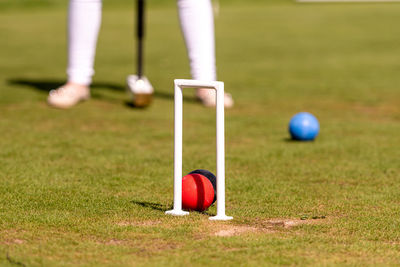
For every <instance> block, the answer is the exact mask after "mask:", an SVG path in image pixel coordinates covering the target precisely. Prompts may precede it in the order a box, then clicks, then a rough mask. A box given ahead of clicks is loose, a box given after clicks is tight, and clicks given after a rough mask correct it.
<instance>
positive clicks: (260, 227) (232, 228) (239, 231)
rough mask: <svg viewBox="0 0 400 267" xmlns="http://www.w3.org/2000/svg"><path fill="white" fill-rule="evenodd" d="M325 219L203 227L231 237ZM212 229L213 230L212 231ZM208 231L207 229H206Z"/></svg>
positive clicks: (207, 224)
mask: <svg viewBox="0 0 400 267" xmlns="http://www.w3.org/2000/svg"><path fill="white" fill-rule="evenodd" d="M325 222H326V221H324V219H309V220H301V219H270V220H262V221H256V222H255V223H254V224H253V225H232V224H220V225H216V224H211V225H210V223H209V222H208V223H206V225H204V226H203V227H205V228H207V229H208V231H209V234H210V235H211V236H220V237H229V236H238V235H244V234H251V233H264V234H271V233H276V232H279V231H282V230H285V229H290V228H293V227H296V226H299V225H304V224H322V223H325ZM210 230H211V231H210ZM205 231H207V230H205Z"/></svg>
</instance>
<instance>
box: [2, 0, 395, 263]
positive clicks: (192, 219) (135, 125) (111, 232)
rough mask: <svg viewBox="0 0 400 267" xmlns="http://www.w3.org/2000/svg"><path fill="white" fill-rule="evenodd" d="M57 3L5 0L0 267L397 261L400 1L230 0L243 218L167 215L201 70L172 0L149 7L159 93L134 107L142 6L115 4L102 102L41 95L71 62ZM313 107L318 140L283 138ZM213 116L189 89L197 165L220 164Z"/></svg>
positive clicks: (231, 86) (221, 40)
mask: <svg viewBox="0 0 400 267" xmlns="http://www.w3.org/2000/svg"><path fill="white" fill-rule="evenodd" d="M11 2H12V1H9V3H11ZM25 2H26V1H25ZM28 2H29V1H28ZM56 2H57V3H58V2H60V1H56ZM110 2H111V1H110ZM120 2H121V1H120ZM46 3H50V2H49V1H47V2H43V3H42V4H40V5H39V6H36V5H34V4H32V3H31V5H27V6H24V7H21V6H18V5H16V4H15V2H14V3H13V4H9V5H6V4H4V3H3V4H2V5H0V7H3V8H2V9H0V39H1V41H0V137H1V138H0V265H2V266H17V265H19V266H40V265H43V266H65V265H82V266H98V265H105V266H125V265H131V266H150V265H152V266H156V265H157V266H158V265H171V266H172V265H174V266H176V265H178V266H187V265H190V266H201V265H206V264H207V265H215V266H221V265H225V266H231V265H243V266H245V265H246V266H247V265H250V266H260V265H261V266H265V265H317V266H335V265H337V266H343V265H348V266H376V265H385V266H390V265H392V266H395V265H398V264H400V216H399V214H400V27H399V25H400V16H399V13H400V5H398V4H324V5H314V4H304V5H300V4H295V3H291V2H286V1H282V2H279V1H272V2H265V3H263V2H262V1H254V2H253V1H234V2H230V1H228V0H226V1H221V12H220V15H219V17H218V18H217V20H216V35H217V61H218V74H219V79H220V80H222V81H224V82H225V87H226V90H227V91H229V92H231V93H232V94H233V96H234V97H235V101H236V106H235V107H234V108H233V109H230V110H227V111H226V165H227V166H226V167H227V169H226V175H227V178H226V185H227V189H226V194H227V195H226V199H227V214H228V215H231V216H234V220H233V221H229V222H210V221H208V217H209V215H213V214H215V213H216V208H215V207H214V206H213V207H211V208H210V209H209V211H208V212H207V213H206V214H201V213H196V212H193V213H191V214H190V216H186V217H183V218H176V217H169V216H166V215H164V212H165V211H166V210H167V209H169V208H170V207H171V205H172V200H173V196H172V192H173V181H172V179H173V178H172V177H173V168H172V165H173V79H174V78H189V70H188V63H187V59H186V54H185V48H184V44H183V40H182V37H181V35H180V30H179V26H178V20H177V14H176V8H175V6H174V2H173V1H172V2H171V3H162V2H161V1H156V2H155V3H153V2H150V3H149V10H148V11H149V13H148V36H147V40H146V41H147V42H146V64H147V65H146V73H147V75H148V77H149V78H150V80H151V82H152V83H153V85H154V87H155V88H156V91H157V92H156V96H155V100H154V103H153V105H152V106H151V107H150V108H148V109H139V110H138V109H133V108H131V107H130V106H129V105H127V101H128V100H129V98H128V97H127V95H126V93H125V91H124V80H125V77H126V75H127V74H130V73H134V72H135V69H134V59H135V55H134V40H133V33H132V31H133V27H132V23H133V18H132V5H131V4H125V5H123V4H122V3H119V4H111V3H108V2H105V3H104V18H103V25H102V31H101V35H100V40H99V45H98V53H97V58H96V75H95V78H94V85H93V88H92V89H93V90H92V99H91V100H90V101H88V102H86V103H83V104H80V105H78V106H77V107H75V108H73V109H70V110H56V109H52V108H49V107H48V106H47V105H46V103H45V101H46V96H47V92H48V91H49V90H50V89H51V88H53V87H56V86H58V85H60V84H62V83H63V81H64V79H65V65H66V54H65V51H66V43H65V41H66V38H65V27H66V25H65V24H66V18H65V17H66V13H65V12H66V10H65V5H64V4H62V3H58V4H54V5H50V4H46ZM300 111H308V112H311V113H313V114H314V115H316V116H317V118H318V119H319V121H320V124H321V132H320V135H319V136H318V138H317V140H316V141H315V142H310V143H299V142H291V141H290V140H289V139H288V138H289V136H288V133H287V124H288V121H289V120H290V118H291V116H292V115H294V114H295V113H297V112H300ZM214 116H215V111H214V110H212V109H207V108H204V107H202V106H201V105H199V104H198V103H197V102H195V101H194V98H193V94H192V93H191V92H186V93H185V106H184V170H183V171H184V173H187V172H189V171H191V170H193V169H197V168H205V169H209V170H211V171H213V172H215V148H214V147H215V118H214Z"/></svg>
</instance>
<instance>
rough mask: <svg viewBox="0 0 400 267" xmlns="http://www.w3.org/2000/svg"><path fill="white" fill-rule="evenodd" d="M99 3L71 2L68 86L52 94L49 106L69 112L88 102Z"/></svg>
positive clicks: (99, 8)
mask: <svg viewBox="0 0 400 267" xmlns="http://www.w3.org/2000/svg"><path fill="white" fill-rule="evenodd" d="M101 8H102V2H101V0H70V2H69V11H68V67H67V75H68V80H67V83H66V84H65V85H64V86H62V87H61V88H59V89H57V90H52V91H51V92H50V94H49V97H48V103H49V104H50V105H53V106H56V107H60V108H68V107H71V106H73V105H75V104H77V103H78V102H79V101H82V100H85V99H87V98H89V95H90V94H89V86H90V84H91V82H92V76H93V74H94V69H93V65H94V58H95V53H96V44H97V37H98V33H99V29H100V25H101Z"/></svg>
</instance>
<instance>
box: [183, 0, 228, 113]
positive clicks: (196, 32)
mask: <svg viewBox="0 0 400 267" xmlns="http://www.w3.org/2000/svg"><path fill="white" fill-rule="evenodd" d="M177 4H178V11H179V19H180V24H181V29H182V33H183V36H184V39H185V43H186V48H187V53H188V57H189V63H190V70H191V75H192V78H193V79H196V80H205V81H214V80H216V64H215V40H214V17H213V10H212V4H211V0H177ZM196 95H197V97H198V98H199V99H200V100H201V101H202V102H203V104H204V105H206V106H215V92H214V91H213V90H208V89H199V90H197V92H196ZM232 105H233V100H232V97H231V96H230V95H228V94H227V95H226V97H225V106H227V107H231V106H232Z"/></svg>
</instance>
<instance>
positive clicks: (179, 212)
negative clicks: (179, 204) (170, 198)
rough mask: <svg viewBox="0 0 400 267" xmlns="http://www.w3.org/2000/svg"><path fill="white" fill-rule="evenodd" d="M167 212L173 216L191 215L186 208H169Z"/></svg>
mask: <svg viewBox="0 0 400 267" xmlns="http://www.w3.org/2000/svg"><path fill="white" fill-rule="evenodd" d="M165 214H169V215H173V216H185V215H189V212H187V211H184V210H167V211H166V212H165Z"/></svg>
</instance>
